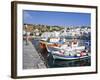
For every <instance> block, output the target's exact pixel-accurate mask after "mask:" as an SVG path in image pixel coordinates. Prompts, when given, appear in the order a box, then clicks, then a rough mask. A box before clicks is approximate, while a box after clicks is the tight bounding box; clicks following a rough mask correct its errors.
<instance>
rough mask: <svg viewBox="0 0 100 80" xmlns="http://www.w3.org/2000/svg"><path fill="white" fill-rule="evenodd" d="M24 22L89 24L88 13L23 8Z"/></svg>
mask: <svg viewBox="0 0 100 80" xmlns="http://www.w3.org/2000/svg"><path fill="white" fill-rule="evenodd" d="M23 23H24V24H44V25H51V26H54V25H57V26H90V25H91V14H90V13H78V12H77V13H75V12H53V11H33V10H23Z"/></svg>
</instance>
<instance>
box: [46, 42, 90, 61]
mask: <svg viewBox="0 0 100 80" xmlns="http://www.w3.org/2000/svg"><path fill="white" fill-rule="evenodd" d="M51 44H52V43H51ZM46 49H47V51H48V55H49V54H50V55H52V57H53V59H63V60H74V59H83V58H87V57H89V56H90V53H89V52H88V51H87V50H86V49H85V46H79V44H78V42H76V43H74V42H72V43H71V45H70V46H69V45H68V44H62V45H61V46H49V43H48V44H47V45H46Z"/></svg>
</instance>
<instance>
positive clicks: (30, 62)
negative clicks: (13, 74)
mask: <svg viewBox="0 0 100 80" xmlns="http://www.w3.org/2000/svg"><path fill="white" fill-rule="evenodd" d="M39 68H46V65H45V64H44V61H43V60H42V59H41V58H40V55H39V54H38V52H37V51H36V49H35V47H34V45H32V43H31V42H30V41H28V44H27V45H26V42H25V41H23V69H39Z"/></svg>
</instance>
